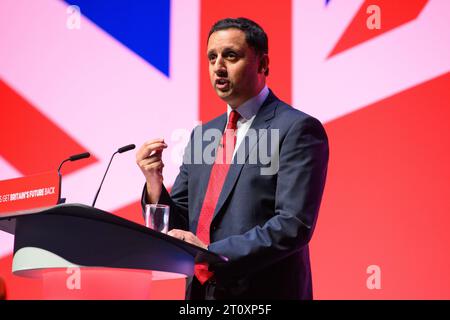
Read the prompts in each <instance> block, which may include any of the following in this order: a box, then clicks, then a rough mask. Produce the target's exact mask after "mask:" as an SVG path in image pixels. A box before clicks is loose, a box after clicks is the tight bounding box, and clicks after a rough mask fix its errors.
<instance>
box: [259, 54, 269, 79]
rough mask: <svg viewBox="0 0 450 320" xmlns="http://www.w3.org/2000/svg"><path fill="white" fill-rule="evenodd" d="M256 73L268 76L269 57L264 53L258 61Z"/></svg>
mask: <svg viewBox="0 0 450 320" xmlns="http://www.w3.org/2000/svg"><path fill="white" fill-rule="evenodd" d="M258 72H261V73H264V75H265V76H268V75H269V55H268V54H266V53H264V54H263V55H261V58H260V59H259V69H258Z"/></svg>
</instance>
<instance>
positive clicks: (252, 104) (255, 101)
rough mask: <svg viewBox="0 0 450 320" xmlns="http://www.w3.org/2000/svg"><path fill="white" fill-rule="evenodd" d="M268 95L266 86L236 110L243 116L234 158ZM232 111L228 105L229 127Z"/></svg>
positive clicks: (238, 126) (238, 129)
mask: <svg viewBox="0 0 450 320" xmlns="http://www.w3.org/2000/svg"><path fill="white" fill-rule="evenodd" d="M268 95H269V88H267V86H264V88H263V89H262V90H261V91H260V92H259V93H258V95H256V96H254V97H253V98H250V99H248V100H247V101H245V102H244V103H243V104H241V105H240V106H239V107H237V108H236V109H235V110H236V111H237V112H238V113H239V114H240V115H241V117H240V118H239V120H238V122H237V131H236V146H235V147H234V153H233V157H234V155H235V154H236V150H237V149H238V148H239V144H240V143H241V142H242V140H243V139H244V137H245V135H246V134H247V131H248V129H249V128H250V126H251V125H252V122H253V120H254V119H255V117H256V114H257V113H258V111H259V108H261V106H262V104H263V102H264V101H265V100H266V98H267V96H268ZM232 110H233V108H231V107H230V105H227V125H228V121H230V112H231V111H232ZM225 128H226V126H225Z"/></svg>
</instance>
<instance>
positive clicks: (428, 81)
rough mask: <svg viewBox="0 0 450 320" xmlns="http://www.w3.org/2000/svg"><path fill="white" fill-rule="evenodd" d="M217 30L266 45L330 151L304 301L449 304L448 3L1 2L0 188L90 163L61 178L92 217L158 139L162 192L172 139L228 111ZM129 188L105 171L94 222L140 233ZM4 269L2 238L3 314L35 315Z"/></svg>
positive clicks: (283, 91)
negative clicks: (117, 221) (230, 25)
mask: <svg viewBox="0 0 450 320" xmlns="http://www.w3.org/2000/svg"><path fill="white" fill-rule="evenodd" d="M374 8H375V9H374ZM377 8H378V9H379V12H378V14H379V15H378V18H379V21H378V22H379V25H378V26H376V27H373V25H371V19H375V18H376V17H375V16H374V15H375V14H377V12H376V9H377ZM228 16H231V17H238V16H245V17H248V18H250V19H253V20H255V21H257V22H258V23H259V24H260V25H261V26H262V27H263V28H264V29H265V31H266V32H267V34H268V37H269V56H270V75H269V77H268V81H269V87H270V88H271V89H272V90H273V91H274V92H275V94H276V95H277V96H278V97H280V98H281V99H283V100H285V101H286V102H288V103H290V104H292V105H293V106H294V107H296V108H298V109H300V110H302V111H304V112H306V113H309V114H311V115H313V116H315V117H317V118H318V119H320V120H321V121H322V122H323V123H324V125H325V128H326V130H327V133H328V136H329V140H330V163H329V171H328V178H327V184H326V187H325V192H324V197H323V201H322V206H321V210H320V214H319V219H318V224H317V227H316V230H315V233H314V237H313V240H312V242H311V259H312V269H313V270H312V271H313V281H314V297H315V298H316V299H397V298H401V299H436V298H437V299H450V286H449V285H448V284H449V283H450V273H449V272H448V271H449V270H450V255H449V250H450V248H449V246H450V232H449V227H450V201H449V199H450V188H449V181H450V169H449V165H448V164H449V163H450V151H449V146H450V130H449V119H450V90H449V88H450V73H449V71H450V41H449V40H450V1H448V0H370V1H367V0H345V1H343V0H328V1H326V0H264V1H259V0H246V1H214V0H158V1H156V0H155V1H139V0H133V1H120V0H117V1H111V0H109V1H101V0H97V1H93V0H73V1H71V0H67V1H60V0H33V1H29V0H1V1H0V76H1V79H0V108H1V109H0V130H1V136H0V180H3V179H9V178H14V177H19V176H24V175H30V174H33V173H39V172H43V171H48V170H52V169H56V168H57V166H58V164H59V162H60V161H61V160H63V159H64V158H66V157H67V156H69V155H71V154H75V153H80V152H84V151H89V152H90V153H91V154H92V156H91V158H89V159H87V160H82V161H78V162H76V163H69V164H67V165H66V166H65V167H64V168H63V184H62V196H63V197H65V198H67V202H76V203H85V204H90V203H91V202H92V199H93V197H94V195H95V191H96V189H97V187H98V184H99V182H100V180H101V178H102V175H103V172H104V170H105V168H106V165H107V162H108V161H109V158H110V156H111V154H112V153H113V152H114V151H115V150H116V149H117V148H118V147H120V146H122V145H126V144H129V143H135V144H136V145H137V146H140V145H141V144H142V143H143V142H145V141H146V140H149V139H151V138H157V137H164V138H165V140H166V142H167V143H168V145H169V148H168V149H167V150H166V151H165V153H164V162H165V165H166V166H165V168H164V182H165V184H166V185H167V186H170V185H171V184H172V183H173V181H174V180H175V177H176V175H177V173H178V167H179V165H180V163H181V153H182V151H183V149H184V144H185V143H186V141H187V140H186V139H187V136H186V134H184V133H186V132H187V133H189V132H190V130H191V129H192V128H193V127H194V126H195V125H197V124H198V123H199V122H202V121H208V120H210V119H212V118H213V117H215V116H217V115H219V114H221V113H223V112H225V110H226V108H225V104H224V103H223V102H222V101H220V100H219V99H218V98H217V97H216V95H215V93H214V91H213V89H212V88H211V85H210V83H209V76H208V66H207V59H206V38H207V34H208V31H209V28H210V27H211V25H212V24H213V22H215V21H216V20H218V19H220V18H224V17H228ZM372 22H373V21H372ZM143 182H144V179H143V176H142V174H141V172H140V170H139V168H138V167H137V165H136V163H135V157H134V154H133V153H132V152H129V153H125V154H123V155H120V157H117V159H115V161H114V162H113V164H112V166H111V169H110V171H109V175H108V176H107V178H106V181H105V184H104V186H103V189H102V192H101V193H100V196H99V198H98V201H97V207H99V208H101V209H103V210H106V211H110V212H112V213H114V214H117V215H120V216H122V217H125V218H127V219H130V220H133V221H135V222H138V223H143V221H142V215H141V209H140V205H139V197H140V194H141V190H142V186H143ZM12 251H13V237H12V236H11V235H9V234H7V233H4V232H1V231H0V276H1V277H3V278H4V279H5V282H6V285H7V290H8V298H9V299H39V298H41V297H40V287H39V286H40V284H39V281H38V280H35V279H26V278H21V277H17V276H14V275H12V274H11V263H12ZM373 268H377V270H379V271H380V273H379V274H380V275H381V278H380V285H379V286H378V287H377V288H373V287H370V285H369V284H368V279H369V278H370V276H371V270H373ZM169 287H170V284H169Z"/></svg>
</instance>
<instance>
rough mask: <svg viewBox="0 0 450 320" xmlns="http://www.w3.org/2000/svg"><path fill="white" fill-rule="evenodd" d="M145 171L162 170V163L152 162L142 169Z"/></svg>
mask: <svg viewBox="0 0 450 320" xmlns="http://www.w3.org/2000/svg"><path fill="white" fill-rule="evenodd" d="M142 168H143V169H144V170H146V171H150V170H155V169H162V168H164V163H163V162H162V161H157V162H153V163H150V164H147V165H144V166H143V167H142Z"/></svg>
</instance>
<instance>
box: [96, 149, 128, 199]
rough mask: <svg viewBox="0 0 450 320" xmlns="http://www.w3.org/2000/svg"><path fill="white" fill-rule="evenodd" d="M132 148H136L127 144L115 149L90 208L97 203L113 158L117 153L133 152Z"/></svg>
mask: <svg viewBox="0 0 450 320" xmlns="http://www.w3.org/2000/svg"><path fill="white" fill-rule="evenodd" d="M134 148H136V146H135V145H134V144H129V145H126V146H123V147H121V148H119V149H117V151H116V152H114V153H113V155H112V156H111V159H110V160H109V163H108V167H107V168H106V171H105V174H104V175H103V179H102V182H101V183H100V186H99V187H98V190H97V193H96V194H95V198H94V201H93V202H92V207H94V206H95V202H96V201H97V197H98V194H99V193H100V190H101V189H102V185H103V181H105V177H106V174H107V173H108V170H109V166H110V165H111V162H112V160H113V158H114V156H115V155H116V154H117V153H124V152H127V151H130V150H133V149H134Z"/></svg>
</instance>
